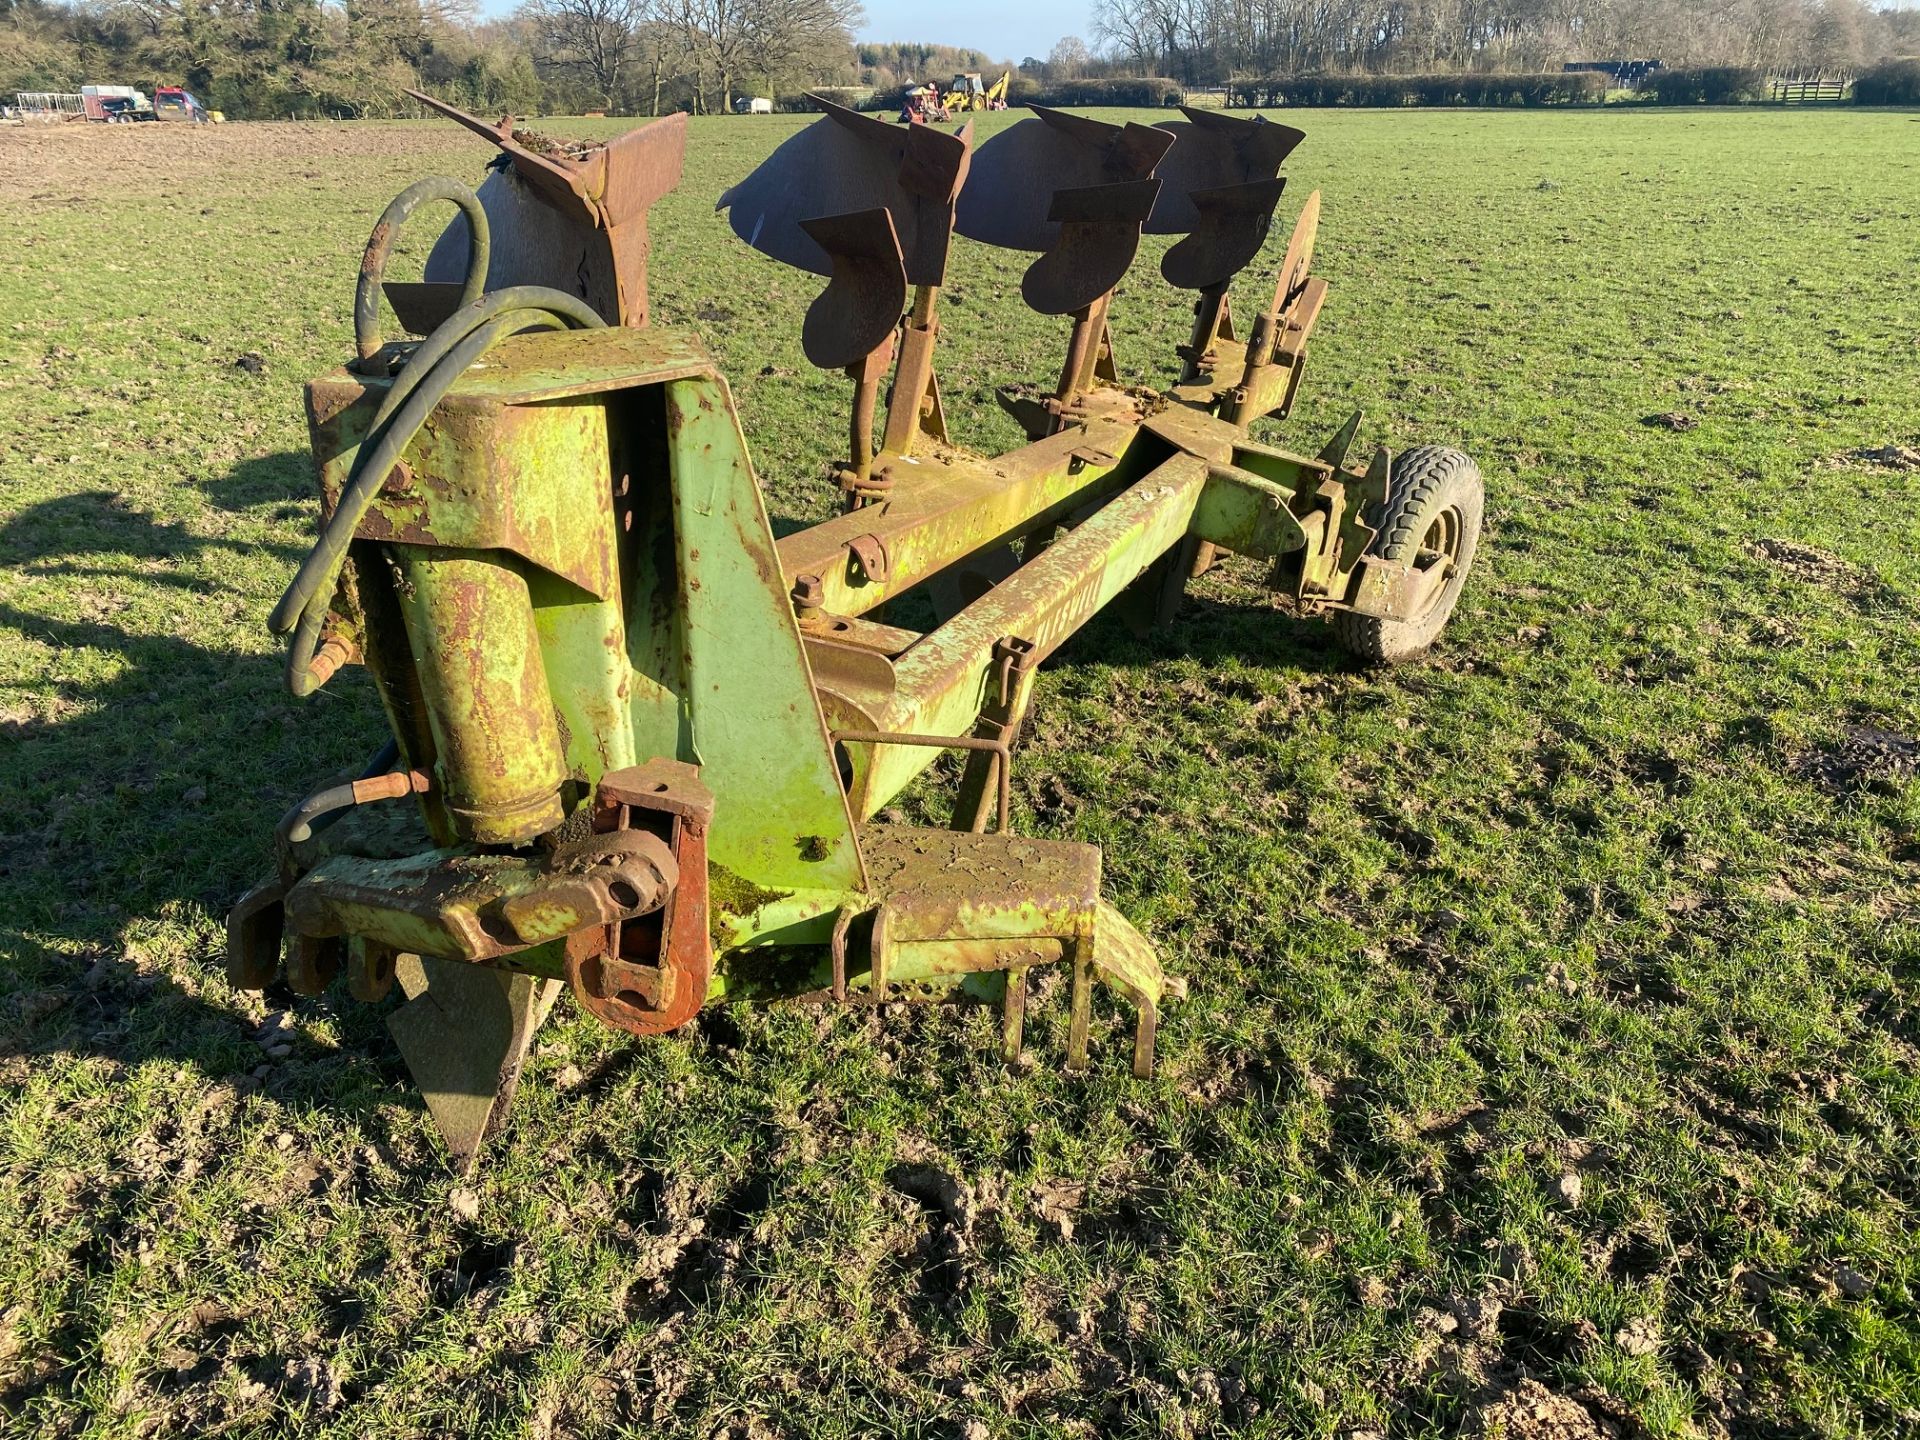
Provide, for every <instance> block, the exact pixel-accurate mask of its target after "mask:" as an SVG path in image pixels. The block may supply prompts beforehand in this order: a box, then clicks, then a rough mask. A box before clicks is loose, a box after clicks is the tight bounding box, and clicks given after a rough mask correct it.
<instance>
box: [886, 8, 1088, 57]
mask: <svg viewBox="0 0 1920 1440" xmlns="http://www.w3.org/2000/svg"><path fill="white" fill-rule="evenodd" d="M863 3H864V4H865V5H866V10H867V23H866V24H864V25H862V26H861V27H860V28H859V30H858V32H857V36H856V38H858V39H861V40H926V41H930V42H932V43H933V44H936V45H971V46H973V48H974V49H976V50H984V51H986V52H987V54H989V55H995V56H1000V57H1003V58H1005V59H1009V60H1016V61H1017V60H1021V59H1024V58H1025V57H1026V56H1028V55H1037V56H1040V57H1041V58H1043V59H1044V58H1045V56H1046V53H1047V52H1048V51H1049V50H1051V49H1052V48H1053V42H1054V41H1056V40H1058V39H1059V38H1060V37H1061V36H1062V35H1078V36H1079V37H1080V38H1081V39H1082V40H1085V41H1086V42H1087V43H1088V44H1089V45H1091V44H1092V43H1093V37H1092V36H1091V35H1089V34H1088V33H1087V29H1088V25H1087V21H1088V16H1089V15H1090V14H1091V12H1092V10H1093V0H1023V3H1019V4H1011V3H1008V0H989V3H985V4H981V3H968V0H960V3H958V4H955V3H951V0H949V3H946V4H940V3H934V4H929V3H927V0H863Z"/></svg>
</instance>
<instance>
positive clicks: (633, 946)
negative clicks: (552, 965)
mask: <svg viewBox="0 0 1920 1440" xmlns="http://www.w3.org/2000/svg"><path fill="white" fill-rule="evenodd" d="M593 821H594V825H595V828H596V831H598V832H599V833H600V834H602V835H616V836H617V835H622V834H635V833H636V832H637V833H638V835H639V836H643V837H644V838H646V839H651V840H653V841H654V842H655V844H656V845H659V844H661V843H662V842H664V846H665V848H666V849H667V850H668V851H669V852H670V856H671V863H672V865H673V871H674V877H675V878H674V883H673V884H672V885H671V886H670V887H668V890H667V894H666V895H665V897H664V902H663V904H662V906H661V907H660V908H658V909H656V910H654V911H652V912H651V913H646V914H641V915H638V916H635V917H632V918H628V919H625V920H621V921H618V922H615V923H613V924H609V925H605V926H600V927H597V928H594V929H589V930H582V931H578V932H576V933H575V934H573V935H572V936H571V937H570V938H569V939H568V941H567V980H568V983H569V984H571V985H572V987H573V993H574V998H575V999H577V1000H578V1001H579V1002H580V1005H581V1008H583V1009H584V1010H586V1011H587V1012H588V1013H589V1014H591V1015H593V1016H595V1017H596V1018H597V1019H600V1020H603V1021H605V1022H606V1023H607V1024H609V1025H613V1026H617V1027H618V1028H619V1029H622V1030H626V1031H628V1032H629V1033H631V1034H634V1035H660V1034H664V1033H666V1032H667V1031H669V1030H674V1029H678V1028H679V1027H680V1026H682V1025H684V1024H686V1022H687V1021H689V1020H691V1019H692V1018H693V1016H694V1015H695V1013H696V1012H698V1010H699V1009H700V1007H701V1006H702V1005H703V1004H705V1003H706V999H707V988H708V985H709V982H710V980H711V977H712V974H713V940H712V937H711V935H709V933H708V930H707V904H708V894H707V887H708V880H707V831H708V829H709V827H710V826H711V825H712V823H713V793H712V792H711V791H710V790H708V789H707V787H706V786H705V785H703V784H701V783H700V779H699V772H698V768H697V767H696V766H692V765H686V764H682V763H681V762H679V761H674V760H653V761H650V762H648V763H647V764H645V765H637V766H634V767H632V768H631V769H627V770H614V771H609V772H608V773H607V774H605V775H603V776H602V777H601V779H600V784H599V786H598V788H597V789H596V790H595V791H594V800H593Z"/></svg>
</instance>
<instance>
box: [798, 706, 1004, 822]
mask: <svg viewBox="0 0 1920 1440" xmlns="http://www.w3.org/2000/svg"><path fill="white" fill-rule="evenodd" d="M827 738H828V739H830V740H831V741H832V742H833V743H834V744H836V745H917V746H922V747H924V748H926V749H930V750H983V751H991V752H992V754H993V755H994V757H995V759H996V760H997V762H998V765H997V772H996V773H997V774H998V777H999V786H998V792H997V793H998V801H997V807H998V811H999V816H998V818H999V823H998V824H997V825H995V826H994V830H995V831H996V832H997V833H999V834H1001V835H1005V834H1008V833H1009V832H1010V831H1011V830H1012V828H1013V819H1012V817H1013V779H1012V771H1013V755H1012V753H1011V750H1010V747H1009V746H1008V744H1007V742H1006V741H1005V740H991V739H983V738H981V737H980V736H977V735H911V734H908V733H907V732H906V731H904V730H835V731H833V732H832V734H830V735H829V736H828V737H827ZM986 828H987V826H986V817H985V816H982V817H981V818H980V820H979V822H978V823H977V824H975V825H974V826H973V827H972V830H973V833H974V834H976V835H977V834H981V833H984V832H985V830H986Z"/></svg>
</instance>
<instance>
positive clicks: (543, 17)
mask: <svg viewBox="0 0 1920 1440" xmlns="http://www.w3.org/2000/svg"><path fill="white" fill-rule="evenodd" d="M652 5H653V0H528V3H527V5H526V8H525V10H524V11H523V12H522V13H524V14H525V15H526V16H527V18H529V19H530V20H532V21H533V22H534V25H535V27H536V34H537V35H538V36H539V43H540V45H541V48H542V51H543V54H542V56H541V59H542V60H543V61H544V62H545V63H546V64H548V65H550V66H552V67H554V68H555V69H559V70H570V71H572V72H574V73H576V74H578V75H580V76H581V77H582V78H583V79H585V80H586V81H587V82H588V83H589V84H590V85H591V86H592V88H593V89H594V91H595V92H596V93H597V94H598V95H599V97H600V100H601V103H602V104H605V105H608V106H612V105H615V104H617V103H618V98H619V92H620V82H621V80H622V78H623V77H624V76H625V75H626V73H627V67H628V64H629V62H631V61H632V60H633V59H634V57H635V53H636V51H637V49H638V42H639V35H640V30H641V27H642V26H643V25H645V24H646V23H647V22H648V21H649V20H651V19H652V18H653V15H652Z"/></svg>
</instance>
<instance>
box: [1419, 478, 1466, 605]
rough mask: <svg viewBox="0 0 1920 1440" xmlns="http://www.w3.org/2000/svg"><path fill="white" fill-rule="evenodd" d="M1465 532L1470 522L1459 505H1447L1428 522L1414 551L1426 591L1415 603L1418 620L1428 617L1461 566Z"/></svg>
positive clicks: (1443, 596)
mask: <svg viewBox="0 0 1920 1440" xmlns="http://www.w3.org/2000/svg"><path fill="white" fill-rule="evenodd" d="M1465 535H1466V522H1465V521H1464V519H1463V518H1462V517H1461V514H1460V507H1459V506H1457V505H1449V506H1447V507H1446V508H1445V509H1444V510H1442V511H1440V512H1439V514H1437V515H1435V516H1434V517H1433V519H1431V520H1429V521H1428V522H1427V528H1426V531H1425V533H1423V534H1422V535H1421V537H1420V544H1419V545H1418V547H1416V549H1415V550H1414V553H1413V569H1414V570H1415V571H1416V572H1417V573H1418V574H1419V576H1420V584H1421V589H1422V591H1423V592H1424V593H1423V594H1422V595H1421V597H1420V601H1419V603H1418V604H1417V605H1416V606H1415V607H1414V610H1415V613H1414V615H1413V618H1414V619H1415V620H1424V619H1426V618H1427V617H1428V616H1429V615H1431V614H1432V613H1433V612H1434V610H1435V609H1436V608H1438V606H1439V604H1440V602H1441V600H1442V599H1444V598H1445V596H1446V593H1447V582H1448V581H1450V580H1452V579H1453V577H1454V575H1455V574H1456V573H1457V572H1458V571H1459V569H1460V547H1461V544H1462V542H1463V540H1464V537H1465Z"/></svg>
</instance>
